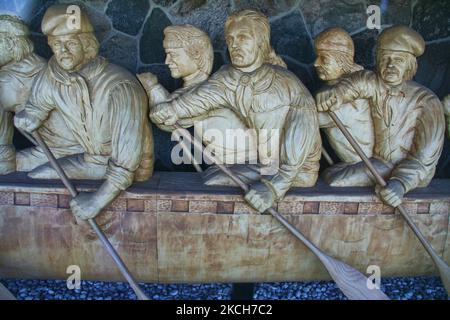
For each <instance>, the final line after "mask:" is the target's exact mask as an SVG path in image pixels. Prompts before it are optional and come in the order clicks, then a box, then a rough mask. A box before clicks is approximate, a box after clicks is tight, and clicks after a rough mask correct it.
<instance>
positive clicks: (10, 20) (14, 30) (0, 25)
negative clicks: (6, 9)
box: [0, 14, 30, 36]
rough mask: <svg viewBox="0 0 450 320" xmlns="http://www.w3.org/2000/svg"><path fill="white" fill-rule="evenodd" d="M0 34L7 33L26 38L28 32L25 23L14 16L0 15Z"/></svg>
mask: <svg viewBox="0 0 450 320" xmlns="http://www.w3.org/2000/svg"><path fill="white" fill-rule="evenodd" d="M0 33H8V34H12V35H15V36H28V35H29V33H30V32H29V30H28V27H27V26H26V25H25V23H24V22H23V21H22V20H21V19H20V18H19V17H15V16H11V15H8V14H4V15H0Z"/></svg>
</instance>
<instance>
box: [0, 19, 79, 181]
mask: <svg viewBox="0 0 450 320" xmlns="http://www.w3.org/2000/svg"><path fill="white" fill-rule="evenodd" d="M0 30H1V31H0V68H1V69H0V174H8V173H10V172H13V171H15V170H18V171H30V170H32V169H34V168H35V167H37V166H39V165H41V164H43V163H45V162H47V160H46V159H47V158H46V157H45V155H44V153H43V152H42V150H40V148H34V147H33V148H28V149H25V150H21V151H19V152H17V153H16V151H15V148H14V145H13V143H12V139H13V133H14V122H13V114H14V113H17V112H19V111H21V110H22V109H23V108H24V105H25V103H26V101H27V99H28V97H29V95H30V92H31V86H32V83H33V81H34V79H35V78H36V76H37V75H38V74H39V72H40V71H41V70H42V69H43V68H44V67H45V65H46V62H45V60H44V59H43V58H41V57H39V56H38V55H37V54H36V53H34V47H33V43H32V42H31V40H30V39H29V37H28V36H29V30H28V27H27V26H26V25H25V23H24V22H23V21H22V20H21V19H19V18H18V17H15V16H11V15H2V16H0ZM61 128H65V123H64V121H63V119H62V117H61V116H60V115H59V114H58V113H57V112H52V113H51V114H50V116H49V118H48V120H47V121H46V122H45V123H44V124H43V125H42V127H41V128H40V129H39V133H40V135H41V136H42V137H43V139H44V141H46V143H47V144H48V145H49V146H50V147H51V149H52V151H53V153H54V154H55V155H56V156H57V157H62V156H65V155H68V154H74V153H79V152H81V148H80V147H79V146H78V144H77V143H76V141H75V139H74V137H73V135H72V133H71V132H69V131H68V130H67V129H61Z"/></svg>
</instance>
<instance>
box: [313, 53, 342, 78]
mask: <svg viewBox="0 0 450 320" xmlns="http://www.w3.org/2000/svg"><path fill="white" fill-rule="evenodd" d="M314 67H315V68H316V72H317V75H318V76H319V78H320V80H323V81H330V80H336V79H339V78H340V77H341V76H342V74H343V73H344V71H343V70H342V67H341V66H340V65H339V63H338V61H337V60H336V56H335V55H333V52H332V51H324V50H318V51H317V58H316V61H315V62H314Z"/></svg>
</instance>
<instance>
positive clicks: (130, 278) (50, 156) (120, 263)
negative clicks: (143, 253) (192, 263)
mask: <svg viewBox="0 0 450 320" xmlns="http://www.w3.org/2000/svg"><path fill="white" fill-rule="evenodd" d="M21 132H22V134H24V135H25V136H26V137H27V138H30V137H29V135H28V134H27V133H25V132H23V131H21ZM32 138H33V139H30V141H31V142H33V140H34V142H36V143H37V145H38V146H40V147H41V148H42V151H43V152H44V153H45V155H46V156H47V158H48V160H49V162H50V164H51V165H52V167H53V169H55V171H56V172H57V173H58V175H59V177H60V179H61V181H62V182H63V184H64V185H65V186H66V188H67V189H68V190H69V193H70V195H71V196H72V198H75V197H76V196H77V195H78V191H77V189H76V188H75V186H74V185H73V184H72V182H71V181H70V180H69V178H68V177H67V175H66V173H65V172H64V170H63V169H62V168H61V166H60V165H59V163H58V161H57V160H56V158H55V156H54V155H53V153H52V152H51V151H50V149H49V148H48V146H47V144H46V143H45V142H44V140H42V138H41V136H40V134H39V133H38V132H37V131H34V132H33V133H32ZM87 221H88V222H89V224H90V226H91V227H92V229H94V232H95V233H96V234H97V236H98V238H99V239H100V241H101V242H102V244H103V246H104V247H105V249H106V251H107V252H108V253H109V255H110V256H111V258H112V259H113V260H114V262H115V263H116V265H117V267H118V268H119V270H120V272H121V273H122V275H123V276H124V277H125V279H126V280H127V282H128V283H129V284H130V286H131V288H132V289H133V291H134V293H135V294H136V296H137V297H138V299H139V300H149V299H148V297H147V296H146V295H145V293H144V291H143V290H142V289H141V288H140V287H139V285H138V284H137V282H136V281H135V280H134V278H133V276H132V275H131V273H130V271H129V270H128V268H127V266H126V265H125V263H124V262H123V260H122V259H121V258H120V256H119V254H118V253H117V251H116V250H115V249H114V247H113V246H112V244H111V242H109V240H108V238H106V236H105V234H104V233H103V231H102V230H101V229H100V227H99V226H98V224H97V222H95V220H94V219H88V220H87Z"/></svg>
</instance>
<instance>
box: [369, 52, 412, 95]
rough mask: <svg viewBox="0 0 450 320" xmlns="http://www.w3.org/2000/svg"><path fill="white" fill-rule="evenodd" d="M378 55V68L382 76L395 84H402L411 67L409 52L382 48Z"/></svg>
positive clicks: (391, 83) (387, 81) (389, 82)
mask: <svg viewBox="0 0 450 320" xmlns="http://www.w3.org/2000/svg"><path fill="white" fill-rule="evenodd" d="M378 55H379V56H378V58H377V63H378V65H377V69H378V73H379V75H380V76H381V78H382V79H383V80H384V81H385V82H386V83H388V84H390V85H393V86H396V85H399V84H401V83H402V82H403V79H404V77H405V73H406V71H407V70H408V67H409V65H408V61H409V58H410V57H409V53H407V52H399V51H391V50H380V51H379V52H378Z"/></svg>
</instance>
